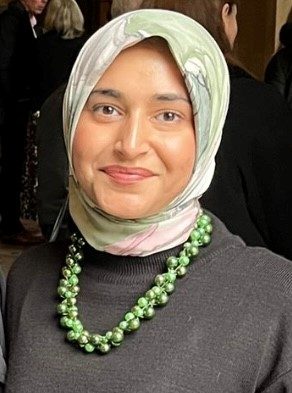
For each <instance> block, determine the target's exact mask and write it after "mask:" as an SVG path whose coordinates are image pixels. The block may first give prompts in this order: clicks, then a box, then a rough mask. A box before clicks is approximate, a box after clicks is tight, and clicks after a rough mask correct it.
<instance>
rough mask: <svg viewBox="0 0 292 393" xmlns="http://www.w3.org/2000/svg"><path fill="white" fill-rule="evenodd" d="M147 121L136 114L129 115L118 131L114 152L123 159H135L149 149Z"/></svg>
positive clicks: (139, 114)
mask: <svg viewBox="0 0 292 393" xmlns="http://www.w3.org/2000/svg"><path fill="white" fill-rule="evenodd" d="M148 138H149V132H147V120H146V119H145V118H144V117H143V116H142V115H141V113H140V112H137V113H135V114H133V115H129V116H128V118H127V119H125V121H124V122H123V123H122V124H121V127H120V128H119V130H118V134H117V139H116V143H115V151H116V153H117V154H118V155H119V156H120V157H123V158H124V159H129V160H132V159H135V158H137V157H138V156H140V155H144V154H147V152H148V151H149V149H150V145H149V140H148Z"/></svg>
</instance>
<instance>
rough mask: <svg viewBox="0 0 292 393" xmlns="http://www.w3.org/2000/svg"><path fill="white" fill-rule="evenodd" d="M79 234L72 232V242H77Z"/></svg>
mask: <svg viewBox="0 0 292 393" xmlns="http://www.w3.org/2000/svg"><path fill="white" fill-rule="evenodd" d="M77 239H78V238H77V234H76V233H72V235H71V236H70V240H71V242H72V243H76V242H77Z"/></svg>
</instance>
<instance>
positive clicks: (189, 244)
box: [184, 242, 192, 250]
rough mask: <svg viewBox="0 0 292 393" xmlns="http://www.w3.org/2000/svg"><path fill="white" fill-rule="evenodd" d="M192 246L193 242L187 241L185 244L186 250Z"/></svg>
mask: <svg viewBox="0 0 292 393" xmlns="http://www.w3.org/2000/svg"><path fill="white" fill-rule="evenodd" d="M191 246H192V243H190V242H186V243H185V244H184V249H185V250H188V249H189V248H190V247H191Z"/></svg>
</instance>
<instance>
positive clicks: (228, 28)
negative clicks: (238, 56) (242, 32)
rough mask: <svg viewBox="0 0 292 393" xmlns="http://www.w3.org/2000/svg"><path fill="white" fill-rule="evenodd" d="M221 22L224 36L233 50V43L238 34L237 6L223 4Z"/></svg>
mask: <svg viewBox="0 0 292 393" xmlns="http://www.w3.org/2000/svg"><path fill="white" fill-rule="evenodd" d="M222 20H223V25H224V30H225V34H226V36H227V38H228V41H229V43H230V47H231V49H233V46H234V41H235V39H236V36H237V33H238V25H237V6H236V4H233V3H225V4H224V6H223V8H222Z"/></svg>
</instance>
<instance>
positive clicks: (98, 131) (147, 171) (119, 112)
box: [6, 10, 292, 393]
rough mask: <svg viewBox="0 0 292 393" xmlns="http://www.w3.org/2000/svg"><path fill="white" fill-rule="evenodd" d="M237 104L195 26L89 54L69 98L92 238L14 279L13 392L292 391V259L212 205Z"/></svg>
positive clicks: (114, 36) (136, 18)
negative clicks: (256, 241) (205, 204)
mask: <svg viewBox="0 0 292 393" xmlns="http://www.w3.org/2000/svg"><path fill="white" fill-rule="evenodd" d="M105 49H106V50H105ZM228 101H229V75H228V69H227V65H226V62H225V60H224V56H223V55H222V53H221V51H220V49H219V47H218V45H217V44H216V42H215V41H214V40H213V38H212V37H211V36H210V34H208V33H207V32H206V30H205V29H204V28H203V27H202V26H201V25H199V24H198V23H196V22H195V21H193V20H192V19H191V18H187V17H185V16H184V15H181V14H178V13H173V12H171V11H165V10H140V11H134V12H131V13H128V14H124V15H122V16H120V17H118V18H116V19H114V20H113V21H112V22H110V23H109V24H107V25H105V26H104V27H103V28H102V29H100V30H99V31H98V32H97V33H96V34H94V35H93V36H92V37H91V39H90V40H88V41H87V43H86V44H85V46H84V47H83V49H82V51H81V52H80V56H78V58H77V61H76V63H75V65H74V67H73V71H72V73H71V76H70V78H69V81H68V85H67V88H66V93H65V97H64V136H65V144H66V151H67V154H68V159H69V168H70V177H69V208H70V215H71V217H72V220H73V222H74V225H75V229H76V233H75V235H73V236H72V238H71V240H70V241H69V242H65V243H57V242H56V243H54V244H46V245H43V246H41V247H38V248H33V249H30V250H28V252H26V253H25V254H24V255H22V256H21V257H20V259H18V260H17V261H16V263H15V264H14V265H13V267H12V269H11V270H10V273H9V278H8V285H7V335H8V348H9V353H8V373H7V380H6V393H14V392H17V393H30V392H34V391H41V392H42V393H57V392H60V391H61V392H62V393H69V392H70V393H77V392H95V391H98V392H100V393H105V392H106V393H117V392H124V391H133V392H139V393H146V392H152V391H157V392H161V393H164V392H170V393H173V392H176V393H186V392H189V391H192V392H200V393H223V392H224V393H226V392H227V391H232V392H233V393H242V392H243V391H244V392H245V393H272V392H273V393H274V392H276V391H277V392H281V393H284V391H285V392H287V393H290V392H292V378H291V372H292V313H291V306H292V296H291V295H292V262H291V261H288V260H286V259H284V258H282V257H279V256H276V255H274V254H273V253H271V252H270V251H268V250H265V249H262V248H251V247H247V246H246V245H245V244H244V243H243V242H242V240H241V239H239V238H238V237H237V236H234V235H231V234H230V233H229V232H228V231H227V230H226V228H225V227H224V225H223V224H222V223H221V222H220V221H219V220H218V219H217V218H216V217H215V216H213V215H212V214H211V213H203V212H202V210H201V208H200V203H199V200H198V198H199V197H200V195H201V194H202V193H204V192H205V190H206V189H207V188H208V186H209V184H210V182H211V180H212V175H213V172H214V167H215V162H214V159H215V154H216V151H217V149H218V146H219V143H220V139H221V132H222V127H223V124H224V120H225V115H226V112H227V109H228ZM192 262H194V263H192ZM81 271H82V273H81ZM59 275H60V277H59ZM185 275H186V277H185V278H182V277H183V276H185ZM179 277H181V278H182V279H181V280H178V278H179ZM58 278H60V279H59V280H58ZM174 289H176V290H175V291H174ZM172 292H173V294H172V295H170V294H171V293H172ZM56 297H57V298H58V300H57V298H56ZM158 306H160V309H159V308H158ZM163 306H166V307H165V308H163ZM127 310H129V311H127ZM155 314H157V315H155ZM154 316H155V317H154ZM153 317H154V318H153ZM146 320H148V321H147V322H146ZM140 326H141V329H139V327H140ZM87 327H88V330H87ZM96 329H100V330H99V333H97V332H96ZM134 332H136V333H135V334H134ZM85 353H86V355H85ZM101 355H104V356H101ZM113 376H114V377H113Z"/></svg>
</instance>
